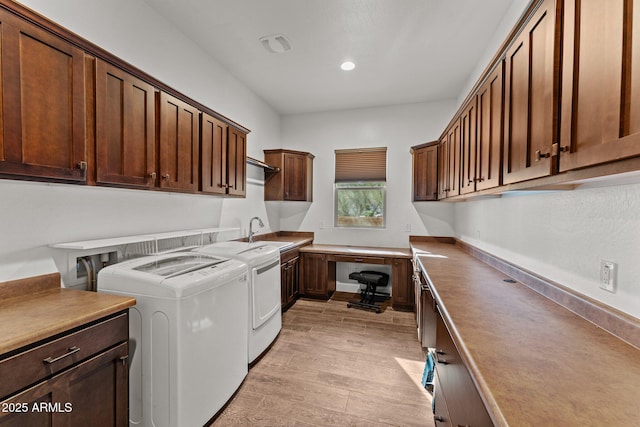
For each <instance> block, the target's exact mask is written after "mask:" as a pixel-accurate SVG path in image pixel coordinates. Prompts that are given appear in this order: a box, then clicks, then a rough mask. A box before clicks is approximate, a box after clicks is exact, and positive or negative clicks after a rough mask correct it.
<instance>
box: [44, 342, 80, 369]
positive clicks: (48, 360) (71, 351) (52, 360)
mask: <svg viewBox="0 0 640 427" xmlns="http://www.w3.org/2000/svg"><path fill="white" fill-rule="evenodd" d="M79 351H80V347H76V346H75V345H74V346H73V347H69V349H68V350H67V352H66V353H65V354H63V355H62V356H58V357H55V358H54V357H47V358H46V359H42V362H43V363H48V364H52V363H55V362H57V361H58V360H61V359H64V358H65V357H68V356H71V355H72V354H74V353H77V352H79Z"/></svg>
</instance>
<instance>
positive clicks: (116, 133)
mask: <svg viewBox="0 0 640 427" xmlns="http://www.w3.org/2000/svg"><path fill="white" fill-rule="evenodd" d="M155 106H156V104H155V89H154V88H153V86H151V85H149V84H147V83H145V82H143V81H142V80H140V79H137V78H135V77H133V76H132V75H131V74H129V73H127V72H125V71H123V70H121V69H119V68H116V67H114V66H112V65H110V64H107V63H106V62H104V61H102V60H97V63H96V168H97V173H96V182H97V183H99V184H116V185H118V184H119V185H125V186H127V187H148V188H151V187H154V186H155V185H156V180H157V179H156V178H157V174H156V132H155V130H156V129H155V119H156V117H155V112H156V110H155Z"/></svg>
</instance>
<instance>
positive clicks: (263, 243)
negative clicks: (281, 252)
mask: <svg viewBox="0 0 640 427" xmlns="http://www.w3.org/2000/svg"><path fill="white" fill-rule="evenodd" d="M252 244H253V245H256V246H275V247H276V248H284V247H285V246H291V245H293V242H282V241H280V240H258V241H256V242H253V243H252Z"/></svg>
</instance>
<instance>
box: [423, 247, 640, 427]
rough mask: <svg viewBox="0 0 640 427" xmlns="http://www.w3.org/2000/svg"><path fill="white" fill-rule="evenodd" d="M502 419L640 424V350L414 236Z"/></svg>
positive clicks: (450, 323)
mask: <svg viewBox="0 0 640 427" xmlns="http://www.w3.org/2000/svg"><path fill="white" fill-rule="evenodd" d="M412 248H413V250H414V251H417V252H418V253H417V258H418V261H419V264H420V267H421V269H422V271H423V273H424V274H425V277H426V278H427V280H428V281H429V283H430V285H431V289H432V291H433V294H434V297H435V299H436V304H437V305H438V306H439V310H440V311H441V313H442V315H443V318H444V321H445V323H446V325H447V327H448V329H449V332H450V333H451V335H452V338H453V340H454V342H455V344H456V346H457V347H458V350H459V352H460V353H461V356H462V358H463V360H464V361H465V364H466V366H467V368H468V370H469V371H470V373H471V376H472V378H473V380H474V382H475V384H476V386H477V388H478V391H479V392H480V395H481V397H482V399H483V401H484V403H485V406H486V407H487V411H488V412H489V415H490V416H491V418H492V420H493V422H494V424H495V425H496V426H517V427H521V426H595V425H598V426H633V425H638V422H639V420H640V350H638V349H637V348H635V347H633V346H632V345H630V344H627V343H626V342H625V341H623V340H621V339H619V338H617V337H616V336H614V335H612V334H610V333H609V332H607V331H605V330H603V329H601V328H599V327H598V326H596V325H594V324H593V323H591V322H589V321H587V320H585V319H583V318H581V317H579V316H578V315H576V314H574V313H573V312H571V311H569V310H567V309H565V308H563V307H562V306H560V305H558V304H556V303H555V302H553V301H552V300H550V299H548V298H546V297H544V296H542V295H540V294H539V293H537V292H535V291H533V290H532V289H530V288H529V287H527V286H525V285H523V284H521V283H519V282H517V283H509V282H505V279H509V277H508V276H506V275H505V274H503V273H501V272H500V271H498V270H496V269H494V268H493V267H491V266H489V265H488V264H485V263H484V262H482V261H480V260H478V259H476V258H474V257H473V256H471V255H470V254H468V253H467V252H466V251H465V250H463V249H462V248H461V247H459V246H458V245H456V244H451V243H441V242H418V243H414V244H412Z"/></svg>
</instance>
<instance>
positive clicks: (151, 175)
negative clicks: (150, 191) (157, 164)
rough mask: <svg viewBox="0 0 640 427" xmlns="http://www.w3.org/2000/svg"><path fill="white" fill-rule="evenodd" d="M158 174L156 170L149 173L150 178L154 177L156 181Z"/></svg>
mask: <svg viewBox="0 0 640 427" xmlns="http://www.w3.org/2000/svg"><path fill="white" fill-rule="evenodd" d="M156 176H157V175H156V173H155V172H151V173H150V174H149V178H151V179H153V180H154V181H155V179H156Z"/></svg>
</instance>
